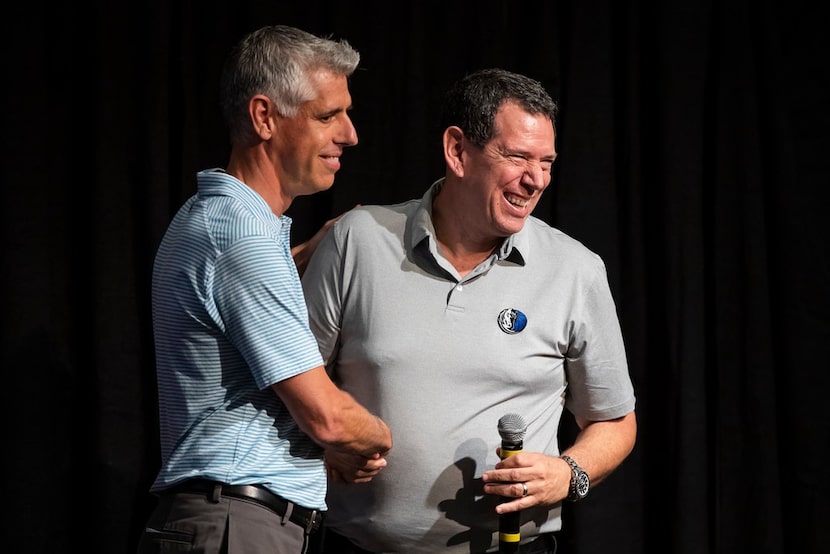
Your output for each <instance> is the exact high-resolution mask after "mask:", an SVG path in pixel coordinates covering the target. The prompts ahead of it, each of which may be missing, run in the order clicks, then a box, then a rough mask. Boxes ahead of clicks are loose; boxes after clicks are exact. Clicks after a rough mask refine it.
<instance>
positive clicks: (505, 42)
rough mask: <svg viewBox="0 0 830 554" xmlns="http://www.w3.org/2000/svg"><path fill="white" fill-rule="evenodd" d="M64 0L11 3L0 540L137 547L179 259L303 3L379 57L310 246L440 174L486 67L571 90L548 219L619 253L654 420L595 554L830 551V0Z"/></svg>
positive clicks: (605, 488) (308, 15)
mask: <svg viewBox="0 0 830 554" xmlns="http://www.w3.org/2000/svg"><path fill="white" fill-rule="evenodd" d="M52 4H53V5H52V6H51V7H49V8H47V7H46V5H45V4H42V3H31V2H20V3H13V4H12V5H8V6H6V8H5V10H4V12H5V13H4V15H3V17H2V23H0V25H2V32H1V33H0V41H2V43H0V44H2V52H3V56H2V62H0V63H2V66H1V67H2V75H3V84H2V86H0V90H1V91H2V92H0V94H2V96H1V97H0V98H2V101H3V102H2V106H3V124H2V140H3V142H2V145H3V156H4V158H5V160H4V163H3V164H2V167H0V179H2V181H1V182H2V190H3V202H2V204H1V205H2V208H0V209H2V217H0V226H2V227H0V229H2V239H3V248H2V272H0V279H2V281H0V285H2V289H1V290H2V311H1V312H0V313H1V314H2V315H0V331H1V332H0V340H2V367H3V377H4V385H5V387H4V394H3V401H2V403H1V404H0V405H2V410H3V412H2V421H3V422H4V432H3V437H2V440H3V443H4V444H5V445H6V446H5V448H4V449H3V452H4V453H3V456H2V470H1V471H0V474H2V479H3V488H2V491H3V499H4V501H5V502H6V516H4V518H3V534H4V536H3V537H2V539H0V550H2V551H3V552H9V553H17V552H23V553H29V552H43V553H62V552H67V553H68V552H76V551H80V552H102V553H129V552H132V551H133V550H134V548H135V544H136V540H137V536H138V533H139V530H140V528H141V526H142V524H143V523H144V519H145V517H146V516H147V514H148V512H149V510H150V509H151V508H152V506H153V500H152V497H150V495H149V494H148V493H147V488H148V487H149V485H150V483H151V481H152V479H153V477H154V475H155V472H156V470H157V468H158V463H159V456H158V431H157V427H156V424H157V405H156V396H155V394H156V392H155V369H154V351H153V343H152V328H151V322H150V301H149V293H150V289H149V286H150V273H151V267H152V262H153V257H154V254H155V250H156V247H157V245H158V243H159V241H160V239H161V236H162V234H163V232H164V230H165V228H166V226H167V223H168V222H169V220H170V219H171V217H172V215H173V214H174V212H175V211H176V209H177V208H178V207H179V206H180V204H181V203H182V202H183V201H184V200H185V199H186V198H187V197H188V196H190V195H191V194H192V193H193V192H194V191H195V172H196V171H198V170H200V169H204V168H207V167H215V166H223V165H224V164H225V163H226V160H227V155H228V151H229V148H228V142H227V138H226V133H225V129H224V127H223V124H222V122H221V119H220V116H219V109H218V106H217V81H218V76H219V70H220V66H221V63H222V60H223V58H224V56H225V54H226V53H227V52H228V50H229V49H230V47H231V46H232V44H233V43H234V42H236V41H237V40H238V39H239V38H240V37H241V36H242V35H243V34H244V33H245V32H248V31H250V30H252V29H254V28H256V27H260V26H262V25H266V24H273V23H284V24H291V25H296V26H299V27H302V28H304V29H306V30H309V31H312V32H316V33H320V34H330V35H333V36H335V37H337V38H345V39H347V40H348V41H349V42H351V43H352V44H353V45H354V46H355V47H356V48H357V49H358V50H360V52H361V53H362V63H361V69H360V70H359V71H358V72H357V73H356V74H355V75H354V77H353V78H352V95H353V99H354V110H353V112H352V115H353V120H354V122H355V125H356V126H357V130H358V134H359V137H360V144H359V145H358V146H357V147H355V148H352V149H349V150H348V151H347V152H346V154H345V156H344V158H343V169H342V170H341V172H340V173H339V174H338V177H337V179H336V182H335V186H334V188H333V189H331V190H330V191H327V192H325V193H321V194H318V195H316V196H313V197H306V198H302V199H299V200H298V201H297V202H295V204H294V205H293V206H292V207H291V209H290V211H289V214H290V215H291V216H292V217H293V218H294V220H295V226H294V240H295V241H300V240H303V239H305V238H307V237H308V236H310V235H311V233H312V232H313V231H314V230H316V229H317V228H318V227H319V225H320V224H322V223H323V222H324V221H325V220H326V219H328V218H329V217H331V216H333V215H335V214H338V213H341V212H342V211H344V210H346V209H348V208H351V207H352V206H354V205H355V204H358V203H361V204H369V203H390V202H398V201H402V200H406V199H409V198H414V197H420V196H421V194H422V193H423V191H424V190H425V189H426V187H427V186H428V185H429V184H430V183H431V182H432V181H433V180H434V179H435V178H437V177H439V176H440V175H441V174H442V171H443V162H442V158H441V154H440V151H439V131H440V130H439V129H438V128H437V126H436V123H437V121H436V120H437V115H438V103H439V98H440V94H441V93H442V91H443V90H444V89H445V88H446V87H447V86H448V85H449V83H450V82H451V81H453V80H455V79H456V78H458V77H460V76H462V75H463V74H464V73H465V72H468V71H471V70H475V69H479V68H483V67H492V66H500V67H504V68H507V69H510V70H514V71H518V72H522V73H526V74H528V75H530V76H532V77H535V78H537V79H539V80H540V81H542V82H543V83H544V84H545V85H546V87H547V88H548V89H549V90H550V92H551V93H552V95H553V96H554V97H555V98H557V99H558V100H559V102H560V106H561V114H562V115H561V118H560V120H559V122H558V127H557V128H558V137H557V141H558V142H557V145H558V149H559V158H558V159H557V162H556V164H555V175H554V182H553V184H552V185H551V187H550V189H549V190H548V192H546V193H545V197H544V198H543V201H542V202H541V203H540V204H539V207H538V209H537V212H536V215H538V216H539V217H541V218H542V219H544V220H546V221H548V222H549V223H551V224H553V225H555V226H557V227H559V228H560V229H562V230H563V231H565V232H567V233H568V234H570V235H572V236H573V237H575V238H577V239H579V240H581V241H582V242H583V243H584V244H586V245H587V246H588V247H590V248H591V249H593V250H594V251H596V252H597V253H599V254H600V255H601V256H602V257H603V258H604V259H605V261H606V264H607V266H608V272H609V278H610V282H611V287H612V290H613V292H614V294H615V298H616V299H617V305H618V310H619V314H620V317H621V321H622V326H623V332H624V335H625V338H626V344H627V348H628V354H629V361H630V367H631V373H632V376H633V379H634V382H635V386H636V389H637V394H638V405H637V411H638V418H639V425H640V427H639V437H638V442H637V446H636V448H635V450H634V452H633V453H632V455H631V456H630V457H629V458H628V459H627V460H626V461H625V462H624V464H623V465H622V466H621V467H620V469H619V470H618V471H617V472H616V473H614V474H613V475H612V476H611V477H610V478H609V479H608V480H607V482H605V483H603V484H602V485H600V486H599V487H597V488H596V489H595V490H594V492H593V493H592V494H591V496H590V497H589V499H588V500H586V501H585V502H583V503H580V504H577V505H569V506H568V507H567V508H566V512H565V517H566V521H565V525H566V531H565V541H564V542H565V543H566V544H565V551H566V554H594V553H603V554H604V553H612V552H613V553H616V554H639V553H648V554H657V553H661V554H662V553H666V552H671V553H677V554H699V553H717V554H721V553H723V554H727V553H728V554H731V553H750V552H751V553H770V554H772V553H783V552H797V553H801V554H804V553H807V554H820V553H826V552H830V538H829V537H830V535H829V534H828V533H827V531H826V529H827V525H828V522H830V509H829V508H828V500H829V498H828V497H829V496H830V495H828V492H829V491H828V489H829V487H828V484H827V479H826V478H825V471H824V463H825V461H826V460H828V458H830V409H828V404H825V402H828V399H827V396H826V395H827V394H828V388H829V387H830V379H829V378H828V373H830V364H828V363H827V361H826V356H825V355H824V348H825V347H826V346H827V344H828V343H830V321H828V320H830V317H829V316H828V309H829V308H830V299H829V298H828V292H827V285H828V283H830V279H829V278H828V277H830V271H829V270H828V265H830V260H829V259H828V233H827V231H826V228H825V224H824V223H825V219H826V217H827V216H826V212H827V206H828V202H827V201H826V200H824V199H823V198H824V196H823V195H822V194H821V193H822V192H823V190H822V189H826V188H827V186H828V184H830V179H828V177H829V176H830V162H829V161H828V159H830V155H828V152H830V138H828V128H830V109H828V106H827V103H828V99H830V79H829V78H828V69H827V68H828V61H827V54H828V50H830V49H828V42H830V41H829V40H828V38H827V30H826V18H822V17H820V16H819V13H820V11H819V10H820V6H821V3H819V2H815V3H814V2H806V1H804V0H796V1H794V2H793V1H791V2H772V1H770V0H761V1H760V2H750V1H748V0H745V1H740V0H728V1H726V2H695V3H688V2H677V1H671V0H670V1H668V2H660V1H645V0H643V1H637V0H633V1H626V2H619V1H616V2H615V1H613V0H585V1H566V0H550V1H545V2H542V1H539V2H521V1H516V0H514V1H501V2H498V1H478V2H459V1H452V0H444V1H443V2H427V1H425V2H394V1H383V2H339V3H328V2H322V1H318V0H304V1H303V2H277V1H273V0H272V1H269V2H266V1H255V0H236V1H234V2H220V1H216V0H204V1H202V2H195V1H186V2H174V1H171V2H153V1H140V2H139V1H122V2H114V3H112V2H101V1H99V2H91V3H72V4H67V3H59V4H57V5H55V4H54V3H52ZM517 286H520V285H517ZM551 292H552V294H555V291H551ZM451 370H452V368H448V371H451ZM562 432H563V437H565V439H566V440H567V437H569V436H572V432H573V429H572V422H568V421H566V422H565V424H564V425H563V430H562ZM494 435H495V422H494ZM496 440H497V437H494V445H495V444H496V443H495V441H496ZM424 455H428V453H424Z"/></svg>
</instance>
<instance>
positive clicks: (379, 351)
mask: <svg viewBox="0 0 830 554" xmlns="http://www.w3.org/2000/svg"><path fill="white" fill-rule="evenodd" d="M556 111H557V106H556V104H555V103H554V102H553V100H552V99H551V98H550V96H549V95H548V94H547V92H545V90H544V89H543V87H542V86H541V84H540V83H538V82H536V81H534V80H532V79H529V78H527V77H525V76H522V75H517V74H515V73H510V72H507V71H503V70H499V69H492V70H483V71H479V72H476V73H473V74H470V75H468V76H466V77H465V78H463V79H461V80H460V81H459V82H457V83H456V84H455V85H454V86H453V87H452V88H451V89H450V91H449V93H448V95H447V98H446V104H445V110H444V121H443V123H444V132H443V155H444V160H445V162H446V171H445V175H444V177H443V178H442V179H440V180H438V181H436V182H435V183H434V184H433V185H432V186H431V187H430V188H429V189H428V190H427V191H426V194H425V195H424V196H423V198H421V199H419V200H412V201H409V202H405V203H403V204H399V205H395V206H364V207H361V208H357V209H354V210H352V211H350V212H348V213H347V214H345V215H344V216H343V217H342V218H341V219H340V220H339V221H338V222H337V223H335V224H334V225H333V226H332V228H331V230H330V232H329V233H328V234H327V235H326V236H325V237H324V238H323V240H322V241H321V243H320V245H319V247H318V249H317V250H316V252H315V254H314V256H313V257H312V259H311V261H310V263H309V266H308V268H307V269H306V272H305V274H304V276H303V287H304V290H305V293H306V300H307V302H308V308H309V318H310V322H311V327H312V330H313V331H314V333H315V335H316V336H317V340H318V342H319V344H320V348H321V351H322V353H323V356H324V359H325V360H326V365H327V369H328V371H329V372H330V373H331V374H332V376H333V378H334V380H335V382H337V383H338V384H339V385H340V386H341V387H342V388H343V389H344V390H346V391H348V392H350V393H351V394H352V395H354V396H355V397H356V398H357V399H358V400H359V401H360V402H361V403H363V404H364V405H366V406H368V407H369V408H370V409H371V410H372V411H373V412H375V413H377V414H378V415H380V416H381V417H382V418H383V419H384V420H385V421H386V422H387V423H388V424H389V426H390V428H391V429H392V432H393V434H394V435H395V449H394V450H393V451H392V452H390V453H389V456H388V458H387V460H388V464H389V465H388V467H387V468H386V469H385V470H384V471H383V472H382V473H380V474H379V475H378V476H376V477H375V478H374V479H373V480H372V481H371V482H369V483H365V484H361V485H357V487H354V486H350V487H349V488H348V489H347V488H346V487H345V486H344V485H343V484H342V483H341V482H340V481H343V479H342V478H341V475H340V471H341V470H340V467H341V465H342V466H343V469H342V471H343V472H344V473H346V474H348V469H349V465H348V463H347V462H348V459H347V458H344V457H343V456H342V455H341V454H340V453H338V452H336V451H334V450H327V451H326V462H327V465H328V467H329V474H330V481H331V484H330V489H329V494H328V496H327V501H328V503H329V508H330V509H329V514H328V516H327V524H326V526H325V529H326V531H325V535H324V548H325V552H331V553H338V554H344V553H345V554H348V553H350V552H351V553H364V552H406V553H408V554H412V553H429V554H434V553H435V552H450V553H452V552H457V553H459V554H461V553H464V554H470V553H473V554H475V553H483V552H495V551H496V550H498V548H499V545H500V543H501V542H505V541H510V542H515V543H516V544H511V545H510V546H514V547H515V548H516V549H515V550H513V551H517V552H523V553H525V552H527V553H530V552H534V553H536V552H539V553H553V552H554V551H555V549H556V532H557V531H558V530H559V529H560V528H561V524H562V523H561V517H560V514H561V503H562V501H564V500H566V499H570V500H578V499H580V498H582V497H584V496H585V495H586V494H587V492H588V489H589V487H590V486H591V485H592V484H596V483H599V482H601V481H602V480H603V479H604V478H605V477H606V476H607V475H608V474H609V473H610V472H612V471H613V470H614V469H615V468H616V467H617V466H618V465H619V464H620V463H621V462H622V461H623V460H624V459H625V458H626V456H627V455H628V454H629V453H630V451H631V449H632V448H633V445H634V442H635V437H636V420H635V416H634V405H635V396H634V390H633V386H632V383H631V380H630V378H629V373H628V365H627V361H626V356H625V350H624V348H623V340H622V334H621V330H620V327H619V323H618V320H617V315H616V309H615V305H614V301H613V299H612V296H611V293H610V290H609V286H608V282H607V277H606V272H605V266H604V264H603V262H602V260H601V259H600V258H599V257H598V256H597V255H596V254H594V253H593V252H591V251H589V250H588V249H587V248H585V247H584V246H583V245H582V244H580V243H579V242H577V241H576V240H574V239H572V238H570V237H568V236H567V235H565V234H563V233H562V232H561V231H559V230H557V229H554V228H552V227H550V226H549V225H547V224H545V223H544V222H542V221H541V220H539V219H537V218H535V217H533V216H531V213H532V211H533V209H534V208H535V207H536V205H537V203H538V201H539V198H540V197H541V195H542V193H543V192H544V191H545V189H546V188H547V187H548V186H549V185H550V182H551V167H552V165H553V163H554V160H555V158H556V148H555V128H554V121H555V117H556ZM565 408H567V409H568V410H570V411H571V412H572V413H573V414H574V416H575V417H576V420H577V422H578V424H579V426H580V428H581V431H580V433H579V435H578V437H577V438H576V441H575V443H574V444H572V445H568V448H567V449H565V450H564V452H563V451H561V450H560V446H559V442H558V438H557V433H558V429H559V422H560V418H561V416H562V413H563V410H564V409H565ZM505 414H520V415H521V416H522V418H523V419H524V421H526V422H527V429H526V435H525V436H524V443H523V444H524V448H523V451H522V452H519V453H517V454H514V455H511V456H505V458H504V460H501V459H500V455H499V453H498V452H497V447H498V446H499V444H500V442H499V434H498V433H497V423H498V422H499V420H500V419H501V418H502V416H504V415H505ZM505 498H506V499H508V500H507V501H502V500H503V499H505ZM517 512H521V517H520V524H521V527H520V533H505V534H501V533H499V519H500V516H501V515H502V514H508V513H514V514H515V513H517Z"/></svg>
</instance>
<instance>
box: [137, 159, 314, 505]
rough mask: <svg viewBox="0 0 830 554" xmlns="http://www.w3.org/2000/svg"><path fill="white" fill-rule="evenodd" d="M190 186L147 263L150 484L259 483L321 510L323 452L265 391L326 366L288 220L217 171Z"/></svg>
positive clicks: (155, 486) (204, 173)
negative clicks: (151, 360) (154, 463)
mask: <svg viewBox="0 0 830 554" xmlns="http://www.w3.org/2000/svg"><path fill="white" fill-rule="evenodd" d="M197 182H198V192H197V194H196V195H195V196H193V197H192V198H190V199H189V200H188V201H187V202H186V203H185V204H184V206H182V208H181V209H180V210H179V212H178V213H177V214H176V216H175V218H174V219H173V221H172V223H171V224H170V227H169V228H168V230H167V232H166V234H165V236H164V239H163V240H162V242H161V246H160V247H159V250H158V253H157V256H156V260H155V266H154V270H153V290H152V306H153V328H154V333H155V346H156V365H157V372H158V389H159V391H158V392H159V419H160V429H161V455H162V464H161V470H160V472H159V474H158V477H157V478H156V481H155V483H154V484H153V486H152V490H161V489H164V488H167V487H168V486H170V485H172V484H173V483H176V482H178V481H180V480H182V479H187V478H194V477H202V478H209V479H215V480H219V481H224V482H227V483H232V484H251V483H262V484H265V485H266V486H268V487H269V488H270V489H272V490H273V491H274V492H276V493H277V494H279V495H281V496H283V497H285V498H287V499H289V500H291V501H293V502H296V503H297V504H300V505H303V506H306V507H308V508H317V509H324V508H325V507H326V504H325V493H326V476H325V469H324V467H323V461H322V449H321V448H320V447H319V446H318V445H317V444H315V443H314V442H313V441H312V440H311V439H310V438H309V437H308V436H307V435H306V434H305V433H303V432H302V431H301V430H300V428H299V427H298V426H297V424H296V423H295V422H294V420H293V419H292V417H291V415H290V414H289V412H288V409H287V408H286V406H285V405H284V404H283V403H282V401H281V400H280V399H279V397H278V396H277V395H276V394H275V393H274V391H273V390H272V389H271V388H270V385H272V384H273V383H277V382H279V381H282V380H284V379H287V378H289V377H292V376H294V375H297V374H299V373H302V372H304V371H308V370H310V369H312V368H315V367H317V366H320V365H322V358H321V356H320V352H319V350H318V347H317V342H316V341H315V339H314V336H313V335H312V333H311V330H310V329H309V326H308V313H307V311H306V305H305V301H304V299H303V292H302V287H301V285H300V280H299V276H298V274H297V269H296V267H295V265H294V261H293V260H292V258H291V250H290V240H289V234H290V228H291V219H290V218H289V217H288V216H285V215H283V216H281V217H277V216H276V215H274V214H273V213H272V212H271V209H270V208H269V207H268V205H267V204H266V202H265V201H264V200H263V198H262V197H260V196H259V195H258V194H257V193H256V192H254V191H253V190H252V189H251V188H250V187H248V186H247V185H245V184H244V183H242V182H241V181H239V180H237V179H235V178H234V177H232V176H230V175H228V174H226V173H224V172H223V171H222V170H207V171H202V172H199V173H198V174H197Z"/></svg>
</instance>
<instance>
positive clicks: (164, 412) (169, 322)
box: [139, 26, 392, 554]
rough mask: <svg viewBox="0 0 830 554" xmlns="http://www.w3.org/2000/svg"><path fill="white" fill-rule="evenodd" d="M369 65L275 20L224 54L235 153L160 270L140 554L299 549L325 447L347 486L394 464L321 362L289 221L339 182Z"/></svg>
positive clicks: (368, 420)
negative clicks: (155, 452)
mask: <svg viewBox="0 0 830 554" xmlns="http://www.w3.org/2000/svg"><path fill="white" fill-rule="evenodd" d="M359 59H360V57H359V54H358V53H357V52H356V51H355V50H354V49H353V48H352V47H351V46H349V44H348V43H346V42H344V41H334V40H330V39H324V38H319V37H316V36H314V35H311V34H309V33H306V32H304V31H301V30H299V29H294V28H292V27H286V26H272V27H265V28H262V29H259V30H257V31H254V32H253V33H251V34H249V35H248V36H246V37H245V38H244V39H243V40H242V41H241V42H240V43H239V45H238V46H237V47H236V48H235V49H234V51H233V53H232V55H231V56H230V57H229V59H228V61H227V64H226V66H225V68H224V72H223V76H222V85H221V98H222V107H223V111H224V115H225V119H226V122H227V125H228V128H229V130H230V138H231V144H232V150H231V154H230V160H229V162H228V164H227V167H226V168H224V169H208V170H205V171H201V172H199V173H198V174H197V184H198V190H197V193H196V194H195V195H194V196H193V197H191V198H190V199H189V200H188V201H187V202H186V203H185V204H184V206H183V207H182V208H181V209H180V210H179V211H178V213H177V214H176V216H175V218H174V219H173V221H172V222H171V224H170V226H169V227H168V229H167V232H166V233H165V236H164V238H163V240H162V242H161V245H160V247H159V249H158V253H157V255H156V260H155V265H154V268H153V283H152V310H153V331H154V338H155V345H156V369H157V378H158V394H159V397H158V399H159V423H160V438H161V468H160V470H159V472H158V475H157V477H156V479H155V482H154V483H153V484H152V486H151V492H153V493H155V494H156V495H157V496H158V506H157V507H156V509H155V511H154V512H153V513H152V514H151V515H150V518H149V521H148V523H147V526H146V528H145V529H144V532H143V534H142V536H141V540H140V544H139V552H140V553H142V554H146V553H151V552H169V551H171V550H172V549H184V550H187V551H188V552H202V553H207V554H219V553H232V554H261V553H263V552H297V553H303V552H305V551H306V549H307V547H308V540H309V535H310V533H312V532H314V531H315V530H317V529H318V528H319V526H320V522H321V519H322V513H323V512H324V511H325V510H326V508H327V505H326V501H325V495H326V487H327V483H326V468H325V466H324V462H323V451H324V449H325V450H327V451H330V452H336V453H337V454H338V456H339V458H338V459H340V460H341V462H342V465H341V467H340V474H341V476H342V477H343V479H344V480H346V481H348V482H366V481H369V480H371V479H372V478H373V477H374V476H375V475H377V473H378V472H379V471H381V470H382V469H383V468H384V467H385V465H386V459H385V456H386V453H387V452H388V451H389V449H390V448H391V447H392V438H391V434H390V431H389V428H388V427H387V426H386V424H385V423H384V422H383V421H382V420H381V419H380V418H378V417H376V416H374V415H373V414H371V413H370V412H369V411H367V410H366V409H365V408H364V407H362V406H361V405H360V404H358V403H357V402H356V401H355V399H354V398H353V397H352V396H351V395H349V394H348V393H346V392H343V391H342V390H341V389H339V388H338V387H337V386H335V385H334V384H333V383H332V381H331V380H330V379H329V376H328V375H327V373H326V371H325V368H324V367H323V360H322V358H321V355H320V351H319V349H318V347H317V343H316V341H315V339H314V336H313V335H312V333H311V330H310V328H309V326H308V315H307V311H306V305H305V302H304V299H303V293H302V286H301V284H300V277H299V273H298V269H297V267H296V266H295V262H294V260H293V259H292V252H291V248H290V237H289V232H290V227H291V219H290V218H289V217H288V216H286V215H285V211H286V210H287V209H288V207H289V206H290V205H291V202H292V201H293V200H294V199H295V198H296V197H298V196H301V195H308V194H313V193H316V192H319V191H323V190H326V189H328V188H329V187H331V186H332V184H333V183H334V175H335V173H336V172H337V170H338V169H339V168H340V157H341V155H342V154H343V150H344V149H345V148H346V147H348V146H353V145H355V144H357V133H356V131H355V128H354V125H353V124H352V121H351V119H350V118H349V116H348V114H347V110H348V109H349V108H350V107H351V96H350V94H349V87H348V77H349V76H350V75H351V74H352V72H353V71H354V70H355V68H356V67H357V64H358V62H359Z"/></svg>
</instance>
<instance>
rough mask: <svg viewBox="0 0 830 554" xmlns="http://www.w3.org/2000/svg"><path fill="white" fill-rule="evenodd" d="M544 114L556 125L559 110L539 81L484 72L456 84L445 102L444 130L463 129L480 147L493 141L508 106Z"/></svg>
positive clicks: (503, 72)
mask: <svg viewBox="0 0 830 554" xmlns="http://www.w3.org/2000/svg"><path fill="white" fill-rule="evenodd" d="M508 101H512V102H515V103H516V104H518V105H519V106H521V107H522V108H523V109H525V110H527V112H528V113H531V114H534V115H537V114H542V115H544V116H546V117H547V118H548V119H550V121H551V123H553V124H554V125H555V123H556V115H557V113H558V111H559V107H558V106H557V105H556V102H554V101H553V99H552V98H551V97H550V95H549V94H548V93H547V91H546V90H545V88H544V87H543V86H542V84H541V83H540V82H539V81H536V80H534V79H531V78H530V77H526V76H524V75H520V74H518V73H511V72H510V71H506V70H504V69H497V68H493V69H482V70H479V71H476V72H474V73H470V74H468V75H466V76H465V77H463V78H462V79H459V80H458V81H456V82H455V83H454V84H453V85H452V86H451V87H450V89H449V90H448V91H447V94H446V96H445V98H444V106H443V110H442V116H441V124H442V129H446V128H447V127H450V126H452V125H455V126H457V127H460V128H461V130H462V131H464V135H465V136H466V137H467V138H468V139H469V140H470V141H472V142H473V143H474V144H476V145H478V146H484V145H485V144H486V143H487V142H488V141H489V140H490V139H491V138H493V121H494V120H495V117H496V113H497V112H498V111H499V108H500V107H501V106H502V104H504V103H505V102H508Z"/></svg>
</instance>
